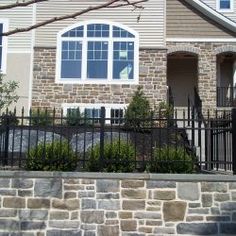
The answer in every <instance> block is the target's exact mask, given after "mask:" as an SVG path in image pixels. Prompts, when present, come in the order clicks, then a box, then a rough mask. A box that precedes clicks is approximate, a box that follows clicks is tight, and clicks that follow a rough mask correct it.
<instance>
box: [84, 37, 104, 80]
mask: <svg viewBox="0 0 236 236" xmlns="http://www.w3.org/2000/svg"><path fill="white" fill-rule="evenodd" d="M107 57H108V42H95V41H90V42H88V52H87V60H88V63H87V78H90V79H91V78H92V79H106V78H107Z"/></svg>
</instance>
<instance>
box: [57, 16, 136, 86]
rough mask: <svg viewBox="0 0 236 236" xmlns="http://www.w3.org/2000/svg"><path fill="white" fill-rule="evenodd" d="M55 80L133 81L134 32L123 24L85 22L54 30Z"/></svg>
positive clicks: (134, 65)
mask: <svg viewBox="0 0 236 236" xmlns="http://www.w3.org/2000/svg"><path fill="white" fill-rule="evenodd" d="M57 46H58V48H57V81H58V82H62V83H137V81H138V47H139V45H138V34H137V33H136V32H135V31H133V30H131V29H129V28H127V27H126V26H124V25H120V24H114V23H109V24H108V23H105V22H101V21H99V22H97V21H96V22H86V23H83V24H80V25H78V24H77V25H76V26H75V25H74V26H72V27H69V28H67V29H65V30H63V31H61V32H59V33H58V45H57Z"/></svg>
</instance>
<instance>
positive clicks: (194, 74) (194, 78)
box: [167, 52, 198, 107]
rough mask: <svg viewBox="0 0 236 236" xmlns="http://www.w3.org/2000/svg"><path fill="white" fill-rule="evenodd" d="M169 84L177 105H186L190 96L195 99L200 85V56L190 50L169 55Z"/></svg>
mask: <svg viewBox="0 0 236 236" xmlns="http://www.w3.org/2000/svg"><path fill="white" fill-rule="evenodd" d="M167 85H168V86H169V87H171V90H172V94H173V98H174V104H175V106H176V107H186V106H187V105H188V96H190V99H191V100H192V101H193V94H194V87H197V85H198V56H197V54H194V53H190V52H174V53H171V54H169V55H168V57H167Z"/></svg>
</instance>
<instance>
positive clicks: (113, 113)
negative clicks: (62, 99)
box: [62, 103, 127, 124]
mask: <svg viewBox="0 0 236 236" xmlns="http://www.w3.org/2000/svg"><path fill="white" fill-rule="evenodd" d="M101 107H105V110H106V113H105V118H106V119H107V120H106V121H105V123H106V124H121V122H120V121H121V120H120V118H124V115H125V109H126V108H127V105H126V104H111V103H108V104H103V103H96V104H92V103H64V104H62V109H63V115H64V116H66V115H67V113H68V112H69V110H73V109H74V110H76V109H78V108H79V111H80V113H81V114H83V115H84V116H86V118H98V119H99V118H101ZM95 123H99V120H97V122H96V120H95Z"/></svg>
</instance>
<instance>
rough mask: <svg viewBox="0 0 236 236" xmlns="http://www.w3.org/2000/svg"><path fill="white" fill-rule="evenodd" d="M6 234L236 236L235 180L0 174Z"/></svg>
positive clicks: (0, 226)
mask: <svg viewBox="0 0 236 236" xmlns="http://www.w3.org/2000/svg"><path fill="white" fill-rule="evenodd" d="M0 197H1V205H0V209H1V211H0V234H1V235H9V234H10V233H11V235H27V236H59V235H63V236H67V235H74V236H75V235H76V236H95V235H97V236H105V235H106V236H108V235H109V236H110V235H113V236H129V235H139V236H144V235H146V236H152V235H156V236H161V235H167V234H168V235H177V234H178V235H214V236H217V235H235V231H236V178H235V176H224V175H223V176H221V175H218V176H217V175H160V174H159V175H158V174H147V173H146V174H141V173H139V174H127V173H126V174H117V173H110V174H108V173H66V172H65V173H60V172H57V173H56V172H54V173H53V172H15V171H12V172H8V171H4V172H0Z"/></svg>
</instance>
